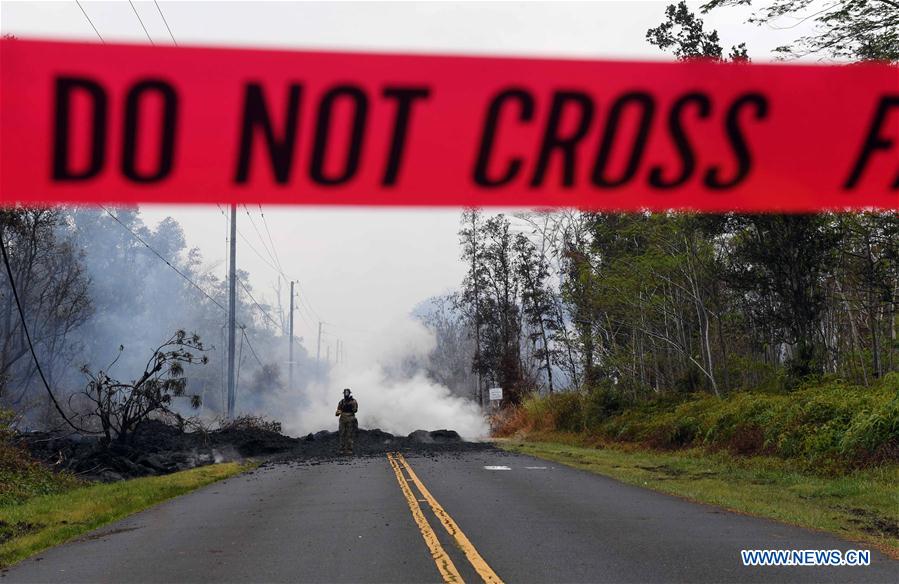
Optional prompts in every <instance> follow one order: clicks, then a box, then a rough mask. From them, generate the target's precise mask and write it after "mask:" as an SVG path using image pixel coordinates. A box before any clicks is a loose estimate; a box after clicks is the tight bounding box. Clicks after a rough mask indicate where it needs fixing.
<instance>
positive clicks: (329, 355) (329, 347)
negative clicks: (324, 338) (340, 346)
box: [325, 343, 331, 365]
mask: <svg viewBox="0 0 899 584" xmlns="http://www.w3.org/2000/svg"><path fill="white" fill-rule="evenodd" d="M325 349H326V351H327V356H326V357H325V359H326V360H327V362H328V365H331V344H330V343H328V346H327V347H325Z"/></svg>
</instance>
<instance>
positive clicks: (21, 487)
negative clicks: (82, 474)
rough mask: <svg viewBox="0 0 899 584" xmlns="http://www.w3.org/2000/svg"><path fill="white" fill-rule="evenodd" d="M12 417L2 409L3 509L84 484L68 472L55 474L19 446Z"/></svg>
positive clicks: (0, 502) (0, 499)
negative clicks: (16, 441)
mask: <svg viewBox="0 0 899 584" xmlns="http://www.w3.org/2000/svg"><path fill="white" fill-rule="evenodd" d="M11 420H12V414H11V413H10V412H8V411H6V410H2V409H0V506H3V505H9V504H16V503H21V502H23V501H25V500H27V499H30V498H31V497H36V496H38V495H50V494H54V493H61V492H63V491H67V490H69V489H72V488H75V487H77V486H80V485H81V484H83V482H82V481H81V480H79V479H78V478H77V477H75V476H74V475H72V474H69V473H67V472H59V473H57V472H53V470H51V469H50V468H48V467H46V466H44V465H42V464H41V463H39V462H37V461H36V460H34V459H33V458H31V456H30V455H29V453H28V452H27V451H26V450H25V449H24V448H22V447H21V446H19V445H17V444H16V443H15V433H14V432H13V431H12V429H11V428H10V426H9V424H10V422H11Z"/></svg>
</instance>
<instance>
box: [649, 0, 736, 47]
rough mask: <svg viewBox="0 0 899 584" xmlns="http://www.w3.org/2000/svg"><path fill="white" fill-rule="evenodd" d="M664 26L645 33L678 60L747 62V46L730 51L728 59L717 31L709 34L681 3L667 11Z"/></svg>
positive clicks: (650, 41)
mask: <svg viewBox="0 0 899 584" xmlns="http://www.w3.org/2000/svg"><path fill="white" fill-rule="evenodd" d="M665 18H666V20H665V22H663V23H662V24H660V25H659V26H657V27H656V28H651V29H649V30H648V31H646V40H648V41H649V43H650V44H652V45H655V46H657V47H659V48H660V49H662V50H663V51H666V50H668V49H671V50H672V51H673V52H674V56H675V57H677V58H678V59H679V60H687V59H696V58H704V59H713V60H716V61H726V60H730V61H748V60H749V54H748V53H747V51H746V43H740V44H739V45H737V46H735V47H731V49H730V53H729V54H728V56H727V58H726V59H725V58H724V50H723V49H722V48H721V43H720V39H719V38H718V31H715V30H713V31H711V32H706V30H705V29H704V26H705V25H704V24H703V22H702V20H701V19H699V18H698V17H697V16H696V15H695V14H693V13H692V12H690V9H689V8H688V7H687V3H686V2H685V1H684V0H681V1H680V3H678V4H677V5H674V4H671V5H669V6H668V7H667V8H666V9H665Z"/></svg>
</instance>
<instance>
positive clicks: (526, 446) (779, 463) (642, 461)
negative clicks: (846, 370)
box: [498, 433, 899, 558]
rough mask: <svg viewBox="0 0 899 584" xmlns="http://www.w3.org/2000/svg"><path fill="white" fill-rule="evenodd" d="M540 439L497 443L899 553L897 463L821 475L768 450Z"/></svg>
mask: <svg viewBox="0 0 899 584" xmlns="http://www.w3.org/2000/svg"><path fill="white" fill-rule="evenodd" d="M541 439H542V440H552V441H551V442H550V441H530V440H527V441H522V440H514V439H509V440H500V441H498V445H499V446H500V447H502V448H505V449H507V450H511V451H513V452H520V453H523V454H530V455H533V456H537V457H539V458H543V459H546V460H550V461H554V462H558V463H561V464H565V465H568V466H572V467H575V468H579V469H583V470H588V471H591V472H595V473H597V474H602V475H606V476H610V477H613V478H615V479H618V480H620V481H622V482H625V483H628V484H632V485H638V486H641V487H647V488H650V489H654V490H657V491H661V492H664V493H669V494H672V495H677V496H680V497H685V498H687V499H690V500H693V501H699V502H702V503H710V504H713V505H717V506H720V507H724V508H726V509H729V510H732V511H736V512H739V513H745V514H749V515H756V516H759V517H767V518H770V519H776V520H778V521H782V522H784V523H790V524H793V525H799V526H802V527H807V528H811V529H818V530H824V531H828V532H832V533H834V534H836V535H839V536H841V537H844V538H847V539H851V540H856V541H860V542H866V543H869V544H872V545H874V546H875V547H878V548H879V549H881V550H883V551H884V552H885V553H887V554H888V555H890V556H892V557H894V558H899V488H897V485H899V465H884V466H880V467H877V468H870V469H864V470H855V471H851V472H847V473H845V474H843V475H841V476H833V475H827V476H825V475H815V474H812V473H809V472H800V471H797V470H795V468H796V466H795V465H793V464H791V463H790V462H789V461H784V460H782V459H779V458H774V457H760V456H756V457H734V456H732V455H730V454H727V453H710V452H708V451H705V450H703V449H699V448H695V449H687V450H678V451H674V452H659V451H652V450H645V449H639V448H629V449H624V448H619V447H614V446H612V447H610V446H606V447H603V448H596V447H586V446H583V445H580V444H583V442H582V440H583V439H582V438H581V437H579V436H577V435H573V434H562V433H553V434H543V435H542V436H541Z"/></svg>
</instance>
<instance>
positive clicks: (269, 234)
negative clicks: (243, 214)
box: [259, 203, 281, 268]
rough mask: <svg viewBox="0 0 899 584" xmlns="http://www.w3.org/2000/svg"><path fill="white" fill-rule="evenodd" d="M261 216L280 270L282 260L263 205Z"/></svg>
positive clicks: (260, 209)
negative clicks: (263, 210)
mask: <svg viewBox="0 0 899 584" xmlns="http://www.w3.org/2000/svg"><path fill="white" fill-rule="evenodd" d="M259 215H260V216H261V217H262V224H263V225H264V226H265V232H266V233H267V234H268V241H269V243H271V245H272V251H274V252H275V260H276V263H277V264H278V267H279V268H280V267H281V258H279V257H278V248H277V247H275V240H274V239H272V232H271V231H269V228H268V221H266V219H265V213H263V212H262V204H261V203H260V204H259Z"/></svg>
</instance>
